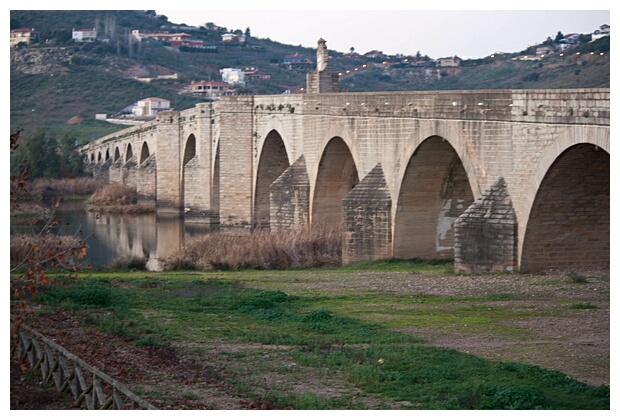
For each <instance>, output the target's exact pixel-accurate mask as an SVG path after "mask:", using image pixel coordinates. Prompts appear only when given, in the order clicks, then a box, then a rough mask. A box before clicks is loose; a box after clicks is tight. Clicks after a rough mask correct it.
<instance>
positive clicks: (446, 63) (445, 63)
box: [437, 55, 461, 67]
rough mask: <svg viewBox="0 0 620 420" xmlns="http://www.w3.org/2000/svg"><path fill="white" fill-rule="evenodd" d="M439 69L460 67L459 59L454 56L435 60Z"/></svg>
mask: <svg viewBox="0 0 620 420" xmlns="http://www.w3.org/2000/svg"><path fill="white" fill-rule="evenodd" d="M437 65H439V67H458V66H460V65H461V59H460V58H459V57H457V56H456V55H455V56H454V57H442V58H438V59H437Z"/></svg>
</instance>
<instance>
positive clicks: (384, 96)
mask: <svg viewBox="0 0 620 420" xmlns="http://www.w3.org/2000/svg"><path fill="white" fill-rule="evenodd" d="M609 97H610V90H609V89H604V88H602V89H548V90H481V91H480V90H478V91H439V92H437V91H428V92H426V91H422V92H388V93H386V92H381V93H325V94H305V95H286V96H283V95H278V96H262V97H257V98H256V104H255V107H254V111H255V112H256V113H259V114H262V113H269V112H272V113H275V112H276V111H279V112H280V113H286V112H287V111H289V112H291V113H292V112H295V113H301V114H304V115H334V116H359V117H388V118H389V117H396V118H398V117H401V118H422V119H465V120H487V121H513V122H537V123H562V124H588V125H589V124H592V125H609V117H610V108H609ZM300 105H301V106H300ZM291 109H292V111H291Z"/></svg>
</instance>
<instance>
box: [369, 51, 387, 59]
mask: <svg viewBox="0 0 620 420" xmlns="http://www.w3.org/2000/svg"><path fill="white" fill-rule="evenodd" d="M364 57H366V58H383V57H385V54H383V51H378V50H372V51H368V52H367V53H366V54H364Z"/></svg>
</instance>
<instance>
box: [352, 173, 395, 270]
mask: <svg viewBox="0 0 620 420" xmlns="http://www.w3.org/2000/svg"><path fill="white" fill-rule="evenodd" d="M391 248H392V199H391V197H390V192H389V189H388V186H387V183H386V182H385V177H384V174H383V169H382V168H381V164H377V166H375V167H374V168H373V169H372V170H371V171H370V172H369V173H368V175H366V176H365V177H364V179H362V181H361V182H360V183H358V184H357V185H356V186H355V187H354V188H353V189H352V190H351V191H349V193H348V194H347V195H346V196H345V198H344V199H343V200H342V263H343V264H350V263H352V262H356V261H365V260H380V259H385V258H389V257H390V256H391V253H392V250H391Z"/></svg>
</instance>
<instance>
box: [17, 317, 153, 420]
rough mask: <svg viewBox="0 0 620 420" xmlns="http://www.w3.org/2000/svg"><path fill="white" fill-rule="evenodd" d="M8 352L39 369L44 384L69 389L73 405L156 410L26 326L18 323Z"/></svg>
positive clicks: (91, 408)
mask: <svg viewBox="0 0 620 420" xmlns="http://www.w3.org/2000/svg"><path fill="white" fill-rule="evenodd" d="M11 322H13V318H12V317H11ZM11 354H14V355H15V356H16V357H17V359H18V362H19V364H20V365H23V364H25V363H26V362H27V363H29V364H30V369H31V370H33V371H35V372H36V371H38V372H40V373H41V376H42V378H43V381H44V382H45V383H50V384H54V385H55V387H56V389H58V390H59V391H60V392H70V393H71V395H73V399H74V401H75V406H76V408H86V409H88V410H107V409H112V410H157V408H156V407H155V406H153V405H152V404H150V403H148V402H146V401H144V400H143V399H142V398H140V397H138V396H137V395H135V394H134V393H132V392H131V391H130V390H129V389H128V388H127V387H126V386H125V385H123V384H122V383H120V382H118V381H117V380H115V379H112V378H111V377H109V376H108V375H106V374H105V373H103V372H101V371H99V370H98V369H96V368H94V367H92V366H90V365H89V364H87V363H86V362H84V361H83V360H82V359H80V358H79V357H77V356H75V355H73V354H71V353H69V352H68V351H67V350H66V349H64V348H63V347H61V346H59V345H58V344H56V343H54V342H53V341H51V340H50V339H49V338H47V337H45V336H44V335H42V334H41V333H39V332H38V331H35V330H33V329H32V328H30V327H28V326H27V325H24V324H21V325H20V327H19V329H18V331H17V332H16V333H15V336H14V337H13V338H12V343H11Z"/></svg>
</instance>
